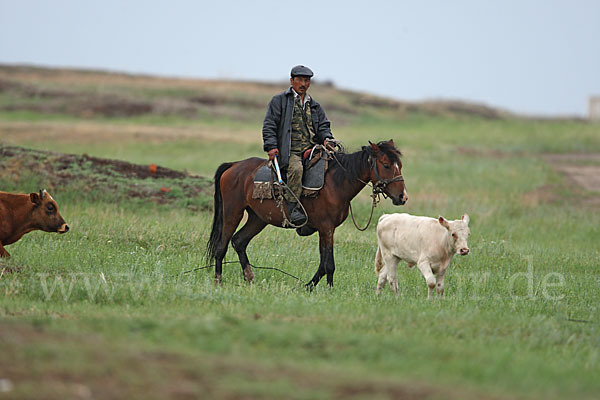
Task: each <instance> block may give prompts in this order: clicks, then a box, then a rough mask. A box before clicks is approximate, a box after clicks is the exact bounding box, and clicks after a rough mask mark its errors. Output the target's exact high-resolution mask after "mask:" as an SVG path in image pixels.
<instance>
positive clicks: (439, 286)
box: [435, 270, 446, 297]
mask: <svg viewBox="0 0 600 400" xmlns="http://www.w3.org/2000/svg"><path fill="white" fill-rule="evenodd" d="M445 277H446V270H443V271H441V272H440V273H438V274H437V275H436V276H435V281H436V284H435V289H436V290H437V294H438V297H444V278H445Z"/></svg>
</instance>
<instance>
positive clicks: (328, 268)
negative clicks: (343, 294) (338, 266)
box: [306, 229, 335, 290]
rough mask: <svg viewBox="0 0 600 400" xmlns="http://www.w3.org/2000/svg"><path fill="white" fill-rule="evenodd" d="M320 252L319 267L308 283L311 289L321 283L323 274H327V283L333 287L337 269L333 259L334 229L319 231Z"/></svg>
mask: <svg viewBox="0 0 600 400" xmlns="http://www.w3.org/2000/svg"><path fill="white" fill-rule="evenodd" d="M319 253H320V256H321V259H320V262H319V269H318V270H317V272H316V273H315V276H314V277H313V278H312V279H311V281H310V282H309V283H308V284H307V285H306V286H307V287H308V288H309V289H311V290H312V289H313V288H314V287H315V286H316V285H317V283H319V281H320V280H321V278H322V277H323V275H327V285H329V287H333V273H334V271H335V262H334V260H333V229H328V230H324V231H319Z"/></svg>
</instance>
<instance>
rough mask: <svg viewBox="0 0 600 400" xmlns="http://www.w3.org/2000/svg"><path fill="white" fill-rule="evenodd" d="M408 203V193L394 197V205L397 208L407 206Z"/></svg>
mask: <svg viewBox="0 0 600 400" xmlns="http://www.w3.org/2000/svg"><path fill="white" fill-rule="evenodd" d="M407 201H408V196H407V194H406V192H404V193H402V195H400V196H398V197H392V203H394V205H395V206H403V205H404V204H406V202H407Z"/></svg>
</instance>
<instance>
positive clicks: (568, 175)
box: [528, 153, 600, 208]
mask: <svg viewBox="0 0 600 400" xmlns="http://www.w3.org/2000/svg"><path fill="white" fill-rule="evenodd" d="M543 158H544V160H545V161H546V162H548V163H549V164H550V165H551V166H552V168H553V169H554V170H555V171H557V172H559V173H560V174H561V175H563V176H564V177H565V179H566V183H567V185H569V186H571V187H573V188H574V190H575V191H576V193H577V195H578V197H579V202H580V204H581V205H583V206H586V207H592V208H598V207H600V153H563V154H545V155H544V156H543ZM528 195H529V197H530V198H538V199H542V200H546V201H553V200H556V199H557V198H558V196H559V195H558V189H557V188H556V187H555V186H553V185H546V186H544V187H542V188H540V189H538V190H536V191H535V193H533V192H532V193H529V194H528Z"/></svg>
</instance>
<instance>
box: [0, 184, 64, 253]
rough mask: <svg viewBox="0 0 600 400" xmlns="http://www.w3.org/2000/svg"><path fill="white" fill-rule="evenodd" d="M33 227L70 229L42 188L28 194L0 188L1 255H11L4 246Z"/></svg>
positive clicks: (47, 230)
mask: <svg viewBox="0 0 600 400" xmlns="http://www.w3.org/2000/svg"><path fill="white" fill-rule="evenodd" d="M35 230H42V231H44V232H58V233H67V232H68V231H69V225H67V224H66V223H65V220H64V219H63V218H62V217H61V216H60V214H59V213H58V205H57V204H56V202H55V201H54V199H53V198H52V196H50V194H49V193H48V192H46V191H45V190H44V191H42V190H40V192H39V193H30V194H16V193H6V192H0V257H10V254H8V251H6V249H5V248H4V246H6V245H7V244H11V243H14V242H16V241H17V240H19V239H21V237H22V236H23V235H24V234H26V233H28V232H31V231H35Z"/></svg>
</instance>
